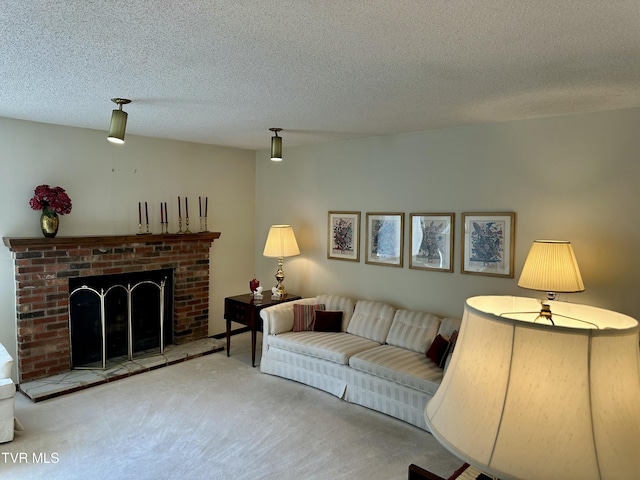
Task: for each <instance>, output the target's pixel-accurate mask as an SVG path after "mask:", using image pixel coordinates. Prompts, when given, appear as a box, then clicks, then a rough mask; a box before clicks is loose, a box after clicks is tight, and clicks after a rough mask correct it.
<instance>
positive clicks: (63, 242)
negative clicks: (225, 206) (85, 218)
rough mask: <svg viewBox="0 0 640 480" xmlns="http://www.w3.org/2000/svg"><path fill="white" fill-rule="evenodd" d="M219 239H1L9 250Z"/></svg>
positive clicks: (207, 236) (195, 235)
mask: <svg viewBox="0 0 640 480" xmlns="http://www.w3.org/2000/svg"><path fill="white" fill-rule="evenodd" d="M217 238H220V232H201V233H169V234H160V235H158V234H156V235H154V234H151V235H100V236H80V237H54V238H45V237H33V238H31V237H2V240H3V242H4V244H5V245H6V246H7V247H9V249H10V250H13V249H14V248H47V247H58V246H69V245H75V246H89V245H121V244H123V243H144V244H149V243H157V242H164V241H169V242H176V241H188V242H193V241H200V240H201V241H209V242H212V241H213V240H216V239H217Z"/></svg>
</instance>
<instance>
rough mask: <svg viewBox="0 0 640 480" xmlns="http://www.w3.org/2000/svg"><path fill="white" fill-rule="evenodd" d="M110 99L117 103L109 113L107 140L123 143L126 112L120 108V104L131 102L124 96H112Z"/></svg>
mask: <svg viewBox="0 0 640 480" xmlns="http://www.w3.org/2000/svg"><path fill="white" fill-rule="evenodd" d="M111 101H112V102H113V103H115V104H117V105H118V109H117V110H114V111H113V112H112V113H111V125H110V126H109V136H108V137H107V140H109V141H110V142H113V143H124V133H125V130H126V128H127V116H128V115H127V112H125V111H124V110H122V105H126V104H127V103H131V100H129V99H126V98H112V99H111Z"/></svg>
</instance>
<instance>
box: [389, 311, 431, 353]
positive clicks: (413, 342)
mask: <svg viewBox="0 0 640 480" xmlns="http://www.w3.org/2000/svg"><path fill="white" fill-rule="evenodd" d="M439 326H440V318H439V317H436V316H435V315H431V314H430V313H426V312H416V311H412V310H398V311H396V314H395V315H394V316H393V323H392V324H391V329H390V330H389V335H387V341H386V343H388V344H389V345H393V346H395V347H400V348H406V349H408V350H412V351H414V352H418V353H425V352H426V351H427V349H428V348H429V345H431V343H432V342H433V339H434V338H435V337H436V333H437V332H438V327H439Z"/></svg>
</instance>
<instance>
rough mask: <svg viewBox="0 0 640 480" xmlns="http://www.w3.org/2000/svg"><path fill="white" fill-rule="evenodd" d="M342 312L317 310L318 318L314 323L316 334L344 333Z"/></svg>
mask: <svg viewBox="0 0 640 480" xmlns="http://www.w3.org/2000/svg"><path fill="white" fill-rule="evenodd" d="M342 316H343V313H342V312H341V311H339V310H338V311H337V312H330V311H329V310H316V318H315V321H314V322H313V331H314V332H340V331H342Z"/></svg>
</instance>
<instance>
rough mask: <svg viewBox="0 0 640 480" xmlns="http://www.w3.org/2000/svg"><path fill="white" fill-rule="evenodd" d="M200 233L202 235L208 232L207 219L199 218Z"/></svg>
mask: <svg viewBox="0 0 640 480" xmlns="http://www.w3.org/2000/svg"><path fill="white" fill-rule="evenodd" d="M200 231H201V232H202V233H205V232H208V231H209V230H207V217H200Z"/></svg>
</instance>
